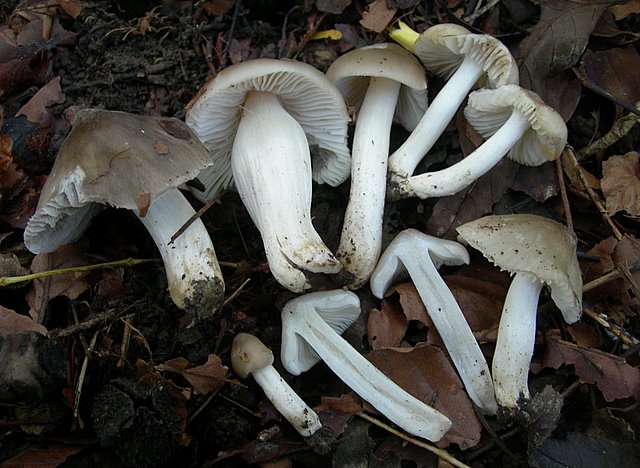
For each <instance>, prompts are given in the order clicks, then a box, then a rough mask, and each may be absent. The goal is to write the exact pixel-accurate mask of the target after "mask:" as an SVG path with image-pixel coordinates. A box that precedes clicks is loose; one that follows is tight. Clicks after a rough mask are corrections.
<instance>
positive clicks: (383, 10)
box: [360, 0, 398, 33]
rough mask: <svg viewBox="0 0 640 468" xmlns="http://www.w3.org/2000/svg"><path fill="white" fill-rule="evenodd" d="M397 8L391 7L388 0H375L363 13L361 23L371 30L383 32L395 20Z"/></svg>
mask: <svg viewBox="0 0 640 468" xmlns="http://www.w3.org/2000/svg"><path fill="white" fill-rule="evenodd" d="M396 11H398V10H397V8H389V7H388V6H387V0H374V1H373V2H371V3H370V4H369V5H367V9H366V10H365V11H364V12H363V13H362V19H361V20H360V24H361V25H362V26H363V27H364V28H366V29H369V30H371V31H374V32H377V33H379V32H382V31H384V30H385V29H386V28H387V26H389V23H391V21H392V20H393V17H394V16H395V14H396Z"/></svg>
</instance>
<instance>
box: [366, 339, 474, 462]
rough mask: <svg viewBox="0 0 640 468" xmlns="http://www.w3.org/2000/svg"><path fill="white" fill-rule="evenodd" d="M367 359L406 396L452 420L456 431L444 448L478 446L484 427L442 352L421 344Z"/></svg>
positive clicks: (378, 352) (444, 441) (380, 352)
mask: <svg viewBox="0 0 640 468" xmlns="http://www.w3.org/2000/svg"><path fill="white" fill-rule="evenodd" d="M367 358H368V359H369V360H370V361H371V362H372V363H373V365H374V366H376V367H377V368H378V369H380V370H381V371H382V372H384V373H385V374H386V375H387V376H388V377H389V378H390V379H391V380H393V381H394V382H396V383H397V384H398V385H400V386H401V387H402V388H403V389H405V390H406V391H407V392H409V393H410V394H412V395H413V396H415V397H416V398H418V399H419V400H421V401H424V402H426V403H427V404H429V405H431V406H433V407H434V408H435V409H437V410H438V411H440V412H441V413H443V414H444V415H446V416H447V417H448V418H449V419H451V421H452V422H453V427H452V428H451V429H450V430H449V432H447V433H446V434H445V436H444V439H442V441H440V444H441V445H448V444H450V443H454V444H458V445H459V446H460V448H461V449H463V450H464V449H466V448H469V447H473V446H475V445H476V444H477V443H478V442H479V440H480V432H481V429H482V426H480V422H479V421H478V419H477V417H476V414H475V412H474V410H473V406H472V405H471V401H470V400H469V397H468V396H467V394H466V392H465V391H464V388H463V387H462V383H461V382H460V379H459V378H458V376H457V374H456V372H455V370H454V369H453V367H452V365H451V363H450V362H449V360H448V359H447V358H446V356H445V355H444V353H443V352H442V351H440V349H438V348H436V347H435V346H430V345H422V344H420V345H418V346H416V347H415V348H411V349H407V348H396V349H380V350H376V351H372V352H371V353H369V354H368V355H367Z"/></svg>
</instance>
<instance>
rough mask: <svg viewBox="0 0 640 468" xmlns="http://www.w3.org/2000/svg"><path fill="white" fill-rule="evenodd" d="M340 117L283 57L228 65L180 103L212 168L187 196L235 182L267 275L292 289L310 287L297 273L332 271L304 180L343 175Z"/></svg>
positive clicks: (306, 70) (318, 83)
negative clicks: (261, 248) (201, 187)
mask: <svg viewBox="0 0 640 468" xmlns="http://www.w3.org/2000/svg"><path fill="white" fill-rule="evenodd" d="M348 120H349V118H348V114H347V110H346V106H345V103H344V100H343V98H342V96H341V95H340V92H339V91H338V90H337V89H336V88H335V86H333V84H331V82H330V81H329V80H328V79H327V78H326V77H325V76H324V75H323V74H322V73H321V72H319V71H318V70H316V69H315V68H313V67H311V66H310V65H307V64H304V63H302V62H296V61H293V60H274V59H256V60H249V61H246V62H242V63H238V64H236V65H232V66H230V67H228V68H226V69H225V70H223V71H221V72H220V73H218V75H217V76H216V77H215V78H214V79H213V80H211V81H209V82H208V83H207V84H205V86H204V87H203V88H202V89H201V90H200V92H199V93H198V95H197V96H196V97H194V98H193V100H192V101H191V103H190V104H189V106H188V111H187V116H186V122H187V124H188V125H189V126H190V127H191V128H192V129H193V130H194V132H195V133H196V134H197V135H198V137H199V138H200V140H201V141H202V142H203V143H204V145H205V146H206V147H207V149H209V152H210V155H211V157H212V158H213V161H214V164H213V165H212V166H211V167H210V168H207V169H205V170H204V171H203V172H201V173H200V174H199V175H198V179H199V180H200V181H201V182H202V183H203V184H204V185H205V187H206V191H205V192H204V194H198V193H196V192H194V195H196V196H199V197H201V198H202V199H204V200H211V199H213V198H215V197H216V196H217V195H218V194H219V193H220V191H222V190H224V189H226V188H228V187H230V186H231V185H232V183H235V186H236V188H237V189H238V193H239V194H240V197H241V198H242V201H243V203H244V205H245V207H246V208H247V210H248V211H249V214H250V215H251V218H252V219H253V222H254V223H255V224H256V226H257V227H258V229H259V230H260V234H261V235H262V241H263V244H264V248H265V253H266V255H267V260H268V262H269V267H270V269H271V272H272V274H273V275H274V277H275V278H276V280H277V281H278V282H279V283H280V284H282V285H283V286H284V287H286V288H288V289H290V290H291V291H294V292H302V291H304V290H305V289H309V288H310V287H311V284H310V283H309V281H308V280H307V278H306V277H305V272H311V273H324V274H336V273H338V272H339V271H341V269H342V265H341V264H340V262H339V261H338V260H337V259H336V258H335V256H334V255H333V253H331V251H330V250H329V248H328V247H327V246H326V245H325V244H324V242H323V241H322V239H321V238H320V236H319V235H318V233H317V232H316V230H315V229H314V227H313V225H312V222H311V183H312V176H313V178H314V179H315V180H316V181H317V182H319V183H328V184H331V185H338V184H340V183H342V182H344V181H345V180H346V179H347V178H348V176H349V169H350V155H349V149H348V147H347V122H348ZM310 145H311V146H312V147H314V149H315V151H314V153H316V154H315V158H314V166H313V170H312V166H311V155H310V151H309V146H310Z"/></svg>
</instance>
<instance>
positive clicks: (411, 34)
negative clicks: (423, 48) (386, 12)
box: [389, 21, 420, 51]
mask: <svg viewBox="0 0 640 468" xmlns="http://www.w3.org/2000/svg"><path fill="white" fill-rule="evenodd" d="M395 26H396V27H395V28H390V29H389V38H390V39H393V40H394V41H396V42H397V43H398V44H400V45H401V46H402V47H404V48H405V49H407V50H409V51H412V50H413V45H414V44H415V43H416V40H417V39H418V38H419V37H420V34H418V33H417V32H415V31H414V30H413V29H411V28H410V27H409V25H407V24H406V23H404V22H402V21H398V22H397V23H396V24H395Z"/></svg>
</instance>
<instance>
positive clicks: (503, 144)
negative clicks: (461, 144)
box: [396, 110, 531, 199]
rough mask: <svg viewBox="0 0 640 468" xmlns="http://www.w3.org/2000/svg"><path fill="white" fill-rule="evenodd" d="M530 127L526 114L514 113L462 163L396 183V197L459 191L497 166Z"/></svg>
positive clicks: (421, 196)
mask: <svg viewBox="0 0 640 468" xmlns="http://www.w3.org/2000/svg"><path fill="white" fill-rule="evenodd" d="M530 127H531V123H530V122H529V120H528V119H527V118H526V117H525V115H524V114H522V112H520V111H518V110H514V111H513V112H512V113H511V116H510V117H509V118H508V119H507V121H506V122H505V123H504V125H503V126H502V127H500V128H499V129H498V131H497V132H496V133H494V134H493V135H492V136H491V137H490V138H489V139H488V140H487V141H485V142H484V143H483V144H482V145H480V146H479V147H478V148H477V149H476V150H475V151H474V152H473V153H471V154H470V155H468V156H467V157H466V158H464V159H463V160H462V161H459V162H457V163H456V164H454V165H453V166H449V167H447V168H446V169H442V170H441V171H436V172H427V173H425V174H420V175H415V176H412V177H408V178H407V179H405V180H403V181H401V182H400V183H399V187H398V188H397V192H396V195H397V196H399V197H400V198H406V197H419V198H422V199H425V198H431V197H445V196H447V195H453V194H454V193H457V192H459V191H460V190H462V189H463V188H465V187H467V186H468V185H470V184H471V183H472V182H474V181H475V180H476V179H478V178H479V177H480V176H482V175H484V174H486V173H487V172H488V171H489V170H490V169H491V168H492V167H493V166H495V165H496V164H498V162H499V161H500V160H501V159H502V158H503V157H504V155H505V154H507V153H508V152H509V149H511V147H512V146H513V145H515V144H516V142H517V141H518V140H519V139H520V138H521V137H522V135H524V133H525V132H526V131H527V130H528V129H529V128H530Z"/></svg>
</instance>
